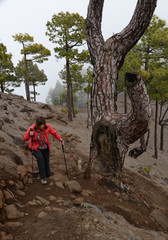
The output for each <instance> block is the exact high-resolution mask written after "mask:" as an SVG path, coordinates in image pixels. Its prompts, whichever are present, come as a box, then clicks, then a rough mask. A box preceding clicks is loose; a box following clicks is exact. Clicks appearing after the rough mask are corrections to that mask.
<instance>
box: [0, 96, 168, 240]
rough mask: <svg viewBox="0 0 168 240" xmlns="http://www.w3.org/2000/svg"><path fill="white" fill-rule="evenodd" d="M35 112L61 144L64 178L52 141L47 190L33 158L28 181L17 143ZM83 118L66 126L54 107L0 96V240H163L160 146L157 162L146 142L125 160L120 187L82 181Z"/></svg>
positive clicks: (25, 154) (165, 207)
mask: <svg viewBox="0 0 168 240" xmlns="http://www.w3.org/2000/svg"><path fill="white" fill-rule="evenodd" d="M119 105H120V107H122V101H121V102H120V103H119ZM39 115H40V116H44V117H45V118H46V119H47V122H48V123H49V124H51V125H52V126H53V128H55V129H56V130H57V131H58V132H59V133H60V135H61V136H62V138H63V139H64V140H65V157H66V160H67V163H68V171H69V175H70V179H68V178H67V176H66V171H65V164H64V155H63V153H62V149H61V146H60V144H59V142H58V141H56V140H55V139H54V138H53V137H52V136H51V137H50V141H51V148H52V153H51V156H50V166H51V173H52V176H51V177H50V179H49V182H48V184H47V185H46V186H43V185H41V184H40V181H39V176H38V171H37V170H38V169H37V163H36V160H35V159H33V168H34V181H33V182H32V156H31V153H30V152H29V150H28V143H24V142H23V140H22V137H23V135H24V133H25V131H26V130H27V128H28V127H29V126H30V124H32V123H34V121H35V118H36V117H37V116H39ZM86 118H87V117H86V113H85V112H84V111H83V112H80V113H79V114H78V115H77V117H76V118H75V119H74V121H73V122H68V120H67V117H66V114H65V113H63V112H62V111H61V108H59V107H54V106H49V105H46V104H42V103H34V102H28V101H26V100H24V99H23V98H22V97H20V96H16V95H7V94H2V93H1V94H0V143H1V146H0V239H2V240H5V239H13V240H14V239H16V240H21V239H25V240H29V239H33V240H36V239H45V240H46V239H51V240H52V239H53V240H54V239H65V240H69V239H70V240H71V239H72V240H73V239H87V240H91V239H95V240H97V239H101V240H103V239H105V240H106V239H108V240H109V239H113V240H114V239H118V240H119V239H121V240H124V239H125V240H128V239H129V240H131V239H137V240H140V239H142V240H145V239H151V240H155V239H156V240H165V239H168V188H167V183H168V181H167V174H168V162H167V155H168V152H167V145H166V146H165V148H166V151H165V152H159V159H158V160H156V159H154V158H152V151H153V149H152V139H151V142H150V146H149V149H148V151H147V152H146V153H144V154H143V155H141V156H140V157H139V158H138V159H136V160H135V159H132V158H130V157H128V156H127V157H126V161H125V169H124V171H123V176H122V186H121V188H117V187H116V186H115V185H113V183H112V182H109V181H108V180H107V179H103V178H99V177H98V176H92V179H91V181H88V180H84V179H83V174H82V172H83V170H84V169H85V167H86V165H87V160H88V156H89V142H90V135H91V129H87V128H86ZM166 131H167V130H166ZM135 144H137V143H135ZM166 144H167V143H166ZM144 167H148V168H149V169H150V172H146V171H145V170H144Z"/></svg>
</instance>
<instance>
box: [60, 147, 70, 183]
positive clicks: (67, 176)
mask: <svg viewBox="0 0 168 240" xmlns="http://www.w3.org/2000/svg"><path fill="white" fill-rule="evenodd" d="M62 152H63V155H64V162H65V168H66V175H67V178H68V179H70V178H69V174H68V167H67V161H66V158H65V150H64V145H63V144H62Z"/></svg>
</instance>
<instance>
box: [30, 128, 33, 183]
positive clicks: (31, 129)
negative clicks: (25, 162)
mask: <svg viewBox="0 0 168 240" xmlns="http://www.w3.org/2000/svg"><path fill="white" fill-rule="evenodd" d="M30 131H33V129H32V128H31V129H30ZM31 152H32V181H33V136H31Z"/></svg>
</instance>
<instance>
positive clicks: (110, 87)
mask: <svg viewBox="0 0 168 240" xmlns="http://www.w3.org/2000/svg"><path fill="white" fill-rule="evenodd" d="M156 2H157V0H151V1H142V0H139V1H138V2H137V6H136V9H135V12H134V15H133V17H132V19H131V21H130V23H129V24H128V26H127V27H126V28H125V29H124V30H123V31H122V32H120V33H118V34H115V35H113V36H112V37H110V38H109V39H108V40H107V41H106V42H104V39H103V36H102V32H101V20H102V10H103V5H104V0H90V3H89V7H88V15H87V19H86V21H85V25H86V30H87V42H88V47H89V51H90V54H91V60H92V63H93V66H94V79H93V85H92V96H91V117H92V127H93V130H92V137H91V145H90V160H89V164H88V168H87V169H86V171H85V177H87V178H88V177H89V175H90V173H91V172H97V173H99V174H101V175H105V176H110V177H117V179H119V177H120V173H121V170H122V167H123V164H124V159H125V154H126V152H127V150H128V147H129V144H131V143H133V142H135V141H136V140H137V139H138V138H140V137H141V136H142V135H143V134H144V133H145V132H146V131H147V130H148V121H149V119H150V116H151V108H150V103H149V97H148V94H147V90H146V87H145V84H144V82H143V80H142V79H141V76H140V75H138V74H136V73H127V74H126V86H127V91H128V95H129V97H130V100H131V103H132V111H131V112H130V113H129V114H118V113H117V107H116V101H117V89H116V81H117V78H118V72H119V69H120V67H121V66H122V64H123V62H124V57H125V55H126V54H127V52H128V51H129V50H130V49H131V48H132V47H133V46H134V45H135V44H136V43H137V41H138V40H139V39H140V37H141V36H142V34H143V33H144V31H145V30H146V28H147V26H148V25H149V22H150V20H151V18H152V15H153V12H154V10H155V7H156Z"/></svg>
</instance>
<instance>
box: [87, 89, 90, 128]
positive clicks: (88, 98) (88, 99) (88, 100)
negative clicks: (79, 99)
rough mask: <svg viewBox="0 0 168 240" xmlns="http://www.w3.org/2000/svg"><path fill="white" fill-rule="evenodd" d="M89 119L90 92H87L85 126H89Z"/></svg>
mask: <svg viewBox="0 0 168 240" xmlns="http://www.w3.org/2000/svg"><path fill="white" fill-rule="evenodd" d="M89 121H90V94H89V93H88V94H87V128H89Z"/></svg>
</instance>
